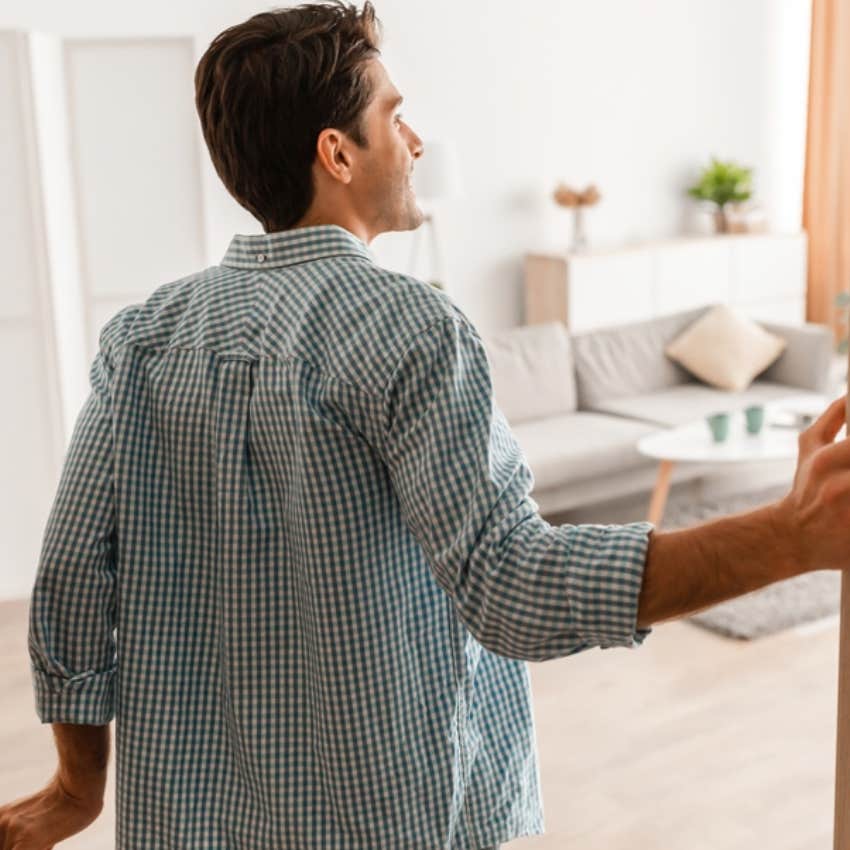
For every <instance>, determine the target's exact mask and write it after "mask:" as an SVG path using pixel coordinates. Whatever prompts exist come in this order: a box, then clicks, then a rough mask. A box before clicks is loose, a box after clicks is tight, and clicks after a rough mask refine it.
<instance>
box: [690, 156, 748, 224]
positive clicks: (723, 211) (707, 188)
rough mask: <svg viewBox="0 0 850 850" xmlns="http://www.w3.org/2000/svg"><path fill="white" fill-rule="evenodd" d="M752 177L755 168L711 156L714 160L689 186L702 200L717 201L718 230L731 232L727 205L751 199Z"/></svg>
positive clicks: (691, 191)
mask: <svg viewBox="0 0 850 850" xmlns="http://www.w3.org/2000/svg"><path fill="white" fill-rule="evenodd" d="M752 178H753V169H752V168H748V167H745V166H743V165H738V164H737V163H735V162H733V161H731V160H728V161H726V160H720V159H717V158H716V157H712V158H711V164H710V165H707V166H706V167H705V168H703V170H702V172H701V173H700V176H699V180H698V181H697V182H696V183H695V184H694V185H693V186H691V187H690V188H689V189H688V194H689V195H690V196H691V197H692V198H696V199H697V200H699V201H711V202H712V203H713V204H714V205H715V212H714V229H715V232H717V233H729V232H730V230H729V219H728V215H727V212H728V210H727V205H728V204H731V203H741V202H742V201H748V200H749V199H750V197H751V196H752V193H753V192H752Z"/></svg>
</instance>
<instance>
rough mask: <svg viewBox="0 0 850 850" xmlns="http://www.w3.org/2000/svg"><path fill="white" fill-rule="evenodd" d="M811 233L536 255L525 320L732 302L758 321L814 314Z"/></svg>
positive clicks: (573, 322)
mask: <svg viewBox="0 0 850 850" xmlns="http://www.w3.org/2000/svg"><path fill="white" fill-rule="evenodd" d="M806 248H807V241H806V234H805V233H793V234H748V235H738V234H736V235H726V236H694V237H682V238H678V239H667V240H663V241H656V242H646V243H643V244H640V245H635V246H630V247H628V248H620V249H616V250H607V251H589V252H584V253H581V254H571V253H546V252H539V253H529V254H527V255H526V257H525V323H526V324H536V323H538V322H548V321H552V320H555V319H557V320H560V321H562V322H564V323H565V324H566V325H567V327H568V328H569V329H570V330H571V331H584V330H590V329H591V328H597V327H604V326H606V325H615V324H623V323H626V322H632V321H639V320H641V319H649V318H653V317H654V316H662V315H666V314H669V313H675V312H677V311H679V310H686V309H689V308H692V307H698V306H701V305H703V304H709V303H725V304H729V305H731V306H734V307H737V308H739V309H740V310H741V311H742V312H744V313H746V314H747V315H749V316H751V317H752V318H754V319H762V320H764V321H772V322H784V323H788V324H799V323H802V322H804V321H805V313H806Z"/></svg>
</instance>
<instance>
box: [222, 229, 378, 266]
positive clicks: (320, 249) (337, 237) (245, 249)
mask: <svg viewBox="0 0 850 850" xmlns="http://www.w3.org/2000/svg"><path fill="white" fill-rule="evenodd" d="M340 256H349V257H362V258H364V259H367V260H372V261H373V262H374V256H373V255H372V252H371V251H370V250H369V248H368V246H367V245H366V243H365V242H363V241H362V240H360V239H358V238H357V237H356V236H355V235H354V234H353V233H351V232H350V231H348V230H346V229H345V228H344V227H340V226H339V225H337V224H319V225H313V226H311V227H295V228H292V229H291V230H279V231H277V232H275V233H259V234H253V233H252V234H243V233H237V234H236V235H235V236H234V237H233V239H231V240H230V245H229V247H228V249H227V253H226V254H225V255H224V259H223V260H222V261H221V264H222V265H223V266H232V267H233V268H237V269H266V268H273V267H276V266H291V265H294V264H295V263H309V262H310V261H311V260H320V259H323V258H324V257H340Z"/></svg>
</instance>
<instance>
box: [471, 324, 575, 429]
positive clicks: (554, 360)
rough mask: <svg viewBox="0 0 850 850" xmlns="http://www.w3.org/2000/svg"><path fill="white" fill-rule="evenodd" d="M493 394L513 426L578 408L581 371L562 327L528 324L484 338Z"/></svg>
mask: <svg viewBox="0 0 850 850" xmlns="http://www.w3.org/2000/svg"><path fill="white" fill-rule="evenodd" d="M482 340H483V342H484V348H485V350H486V351H487V358H488V360H489V361H490V372H491V378H492V381H493V394H494V395H495V397H496V403H497V404H498V406H499V407H500V408H501V411H502V413H504V414H505V418H506V419H507V420H508V422H510V423H515V422H528V421H530V420H534V419H543V418H544V417H547V416H555V415H557V414H560V413H569V412H571V411H573V410H575V409H576V387H575V368H574V366H573V356H572V349H571V346H570V337H569V334H568V333H567V328H566V326H565V325H564V324H563V323H562V322H544V323H541V324H536V325H522V326H520V327H516V328H509V329H508V330H505V331H498V332H497V333H493V334H487V335H482Z"/></svg>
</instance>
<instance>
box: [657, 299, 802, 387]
mask: <svg viewBox="0 0 850 850" xmlns="http://www.w3.org/2000/svg"><path fill="white" fill-rule="evenodd" d="M787 344H788V343H787V341H786V340H784V339H782V337H779V336H775V335H774V334H772V333H768V332H767V331H766V330H765V329H764V328H762V327H760V326H759V325H758V324H757V323H756V322H754V321H753V320H752V319H749V318H748V317H746V316H744V315H743V314H741V313H739V312H737V311H736V310H733V309H732V308H731V307H729V306H727V305H726V304H718V305H717V306H716V307H713V308H712V309H711V310H709V311H707V312H706V313H705V314H703V315H702V316H701V317H700V318H699V319H697V320H696V321H695V322H694V323H693V324H692V325H689V326H688V327H687V328H685V330H684V331H683V332H682V333H681V334H679V336H677V337H676V339H674V340H673V342H671V343H669V344H668V345H667V347H666V348H665V349H664V353H665V354H666V355H667V356H668V357H669V358H671V359H672V360H675V361H676V362H677V363H681V364H682V366H684V367H685V368H686V369H687V370H688V371H689V372H692V373H693V374H694V375H696V377H697V378H700V379H701V380H703V381H705V382H706V383H707V384H711V385H712V386H714V387H717V388H719V389H721V390H731V391H733V392H738V391H740V390H745V389H746V388H747V387H748V386H749V385H750V384H751V383H752V381H753V378H755V376H756V375H758V374H760V373H761V372H763V371H764V370H765V369H767V367H768V366H770V364H771V363H773V362H774V361H775V360H776V359H777V358H778V357H779V355H780V354H782V352H783V351H784V350H785V347H786V345H787Z"/></svg>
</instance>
